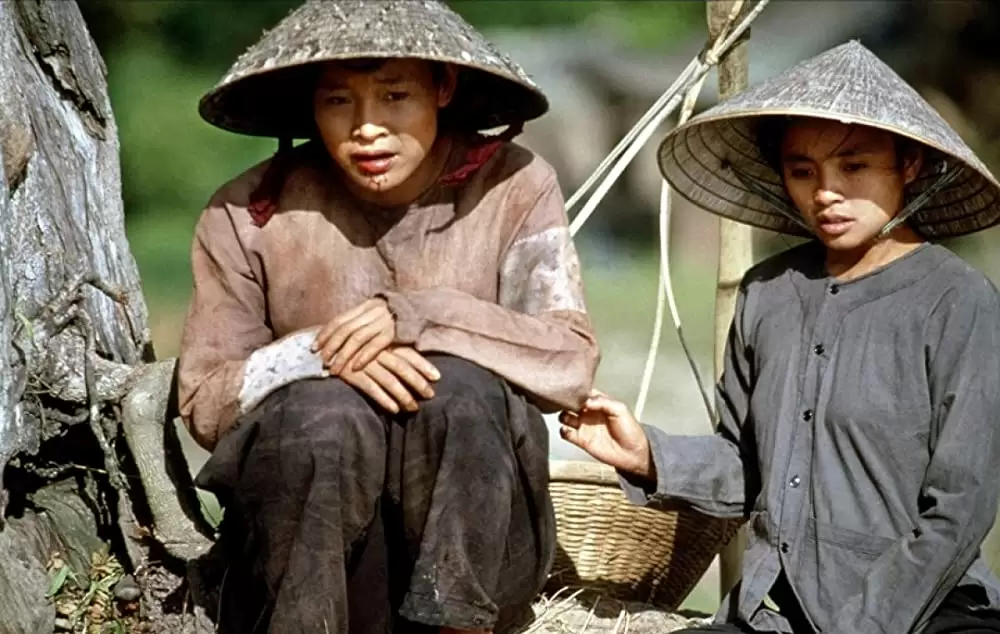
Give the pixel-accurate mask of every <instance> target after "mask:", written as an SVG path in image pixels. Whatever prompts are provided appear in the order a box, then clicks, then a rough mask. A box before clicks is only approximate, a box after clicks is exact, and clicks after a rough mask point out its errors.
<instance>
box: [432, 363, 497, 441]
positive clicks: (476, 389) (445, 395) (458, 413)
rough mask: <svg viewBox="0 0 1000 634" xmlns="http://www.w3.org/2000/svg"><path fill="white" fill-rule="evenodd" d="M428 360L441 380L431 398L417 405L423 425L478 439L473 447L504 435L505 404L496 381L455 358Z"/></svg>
mask: <svg viewBox="0 0 1000 634" xmlns="http://www.w3.org/2000/svg"><path fill="white" fill-rule="evenodd" d="M428 360H429V361H431V362H432V363H433V364H434V365H435V367H437V368H438V370H439V371H440V372H441V378H440V379H439V380H438V381H437V382H436V383H435V384H434V393H435V394H434V398H432V399H430V400H428V401H424V402H423V403H421V405H420V410H421V412H422V413H423V417H424V424H426V425H431V426H433V427H439V428H440V430H441V432H446V433H448V434H454V433H459V434H462V435H465V434H468V435H469V436H470V437H473V438H477V439H478V440H477V442H476V443H475V445H476V446H479V445H484V446H488V445H492V443H493V442H494V439H497V438H500V437H502V436H506V435H507V401H506V394H505V391H504V389H503V380H502V379H501V378H500V377H498V376H497V375H496V374H494V373H492V372H490V371H489V370H486V369H485V368H483V367H481V366H479V365H476V364H474V363H472V362H470V361H466V360H464V359H459V358H456V357H451V356H446V355H436V356H434V357H428ZM489 431H493V432H494V433H492V434H490V433H487V432H489ZM495 432H499V434H497V433H495ZM470 451H473V452H474V449H473V448H472V447H470Z"/></svg>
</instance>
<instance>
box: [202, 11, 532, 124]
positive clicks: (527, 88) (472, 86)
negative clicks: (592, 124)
mask: <svg viewBox="0 0 1000 634" xmlns="http://www.w3.org/2000/svg"><path fill="white" fill-rule="evenodd" d="M361 58H417V59H426V60H430V61H438V62H446V63H451V64H456V65H458V67H459V68H460V69H461V72H460V75H459V80H458V87H457V89H456V93H455V97H454V98H453V100H452V104H451V105H449V107H448V112H449V118H450V121H451V122H452V123H453V124H455V125H457V126H461V127H463V128H466V129H470V130H485V129H489V128H493V127H498V126H502V125H507V124H514V123H518V122H522V121H528V120H530V119H534V118H536V117H539V116H541V115H542V114H544V113H545V112H546V111H547V110H548V101H547V99H546V98H545V96H544V95H543V94H542V92H541V91H540V90H539V88H538V87H537V86H536V85H535V83H534V82H533V81H532V80H531V78H530V77H528V75H527V74H526V73H525V72H524V71H523V70H522V69H521V68H520V67H519V66H518V65H517V64H516V63H514V62H513V61H512V60H511V59H510V58H509V57H507V56H506V55H504V54H503V53H501V52H500V51H498V50H497V49H496V47H495V46H493V44H491V43H490V42H488V41H487V40H486V39H485V38H484V37H483V36H482V35H480V34H479V33H478V32H477V31H476V30H475V29H474V28H473V27H472V26H471V25H469V24H468V23H467V22H466V21H465V20H464V19H462V17H461V16H459V15H458V14H456V13H455V12H454V11H452V10H451V9H449V8H448V7H446V6H445V5H443V4H442V3H441V2H438V1H437V0H309V1H307V2H306V3H305V4H303V5H302V6H300V7H299V8H298V9H296V10H294V11H292V12H291V13H290V14H289V15H288V16H287V17H285V19H283V20H282V21H281V22H279V23H278V24H277V26H275V27H274V28H273V29H271V30H270V31H268V32H267V33H265V34H264V35H263V37H262V38H261V39H260V41H258V42H257V43H256V44H254V45H253V46H252V47H250V48H249V49H248V50H247V51H246V52H245V53H244V54H243V55H241V56H240V58H239V59H238V60H236V63H235V64H233V66H232V68H230V69H229V72H228V73H226V75H225V77H223V78H222V81H220V82H219V83H218V85H216V87H215V88H213V89H212V90H211V92H209V93H208V94H206V95H205V96H204V97H203V98H202V99H201V102H200V104H199V107H198V111H199V113H200V114H201V116H202V117H203V118H204V119H205V120H206V121H208V122H209V123H211V124H213V125H216V126H218V127H220V128H223V129H225V130H229V131H232V132H238V133H241V134H249V135H254V136H274V137H289V138H308V137H310V136H311V135H312V133H313V129H314V127H313V118H312V88H313V85H312V83H311V82H310V81H308V80H307V79H306V77H308V76H310V75H308V74H307V73H305V72H303V70H304V69H305V68H307V67H310V65H312V64H315V63H317V62H325V61H336V60H349V59H361Z"/></svg>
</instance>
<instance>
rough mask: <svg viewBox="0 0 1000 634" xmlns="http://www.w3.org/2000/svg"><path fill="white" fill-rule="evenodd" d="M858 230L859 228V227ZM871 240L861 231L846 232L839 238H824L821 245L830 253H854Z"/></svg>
mask: <svg viewBox="0 0 1000 634" xmlns="http://www.w3.org/2000/svg"><path fill="white" fill-rule="evenodd" d="M859 229H860V227H859ZM870 239H871V236H869V235H866V234H865V233H864V232H863V231H848V232H847V233H843V234H841V235H839V236H824V237H823V238H822V241H823V244H824V245H826V248H828V249H830V250H831V251H855V250H857V249H859V248H861V247H862V246H863V245H864V244H866V243H867V242H868V241H869V240H870Z"/></svg>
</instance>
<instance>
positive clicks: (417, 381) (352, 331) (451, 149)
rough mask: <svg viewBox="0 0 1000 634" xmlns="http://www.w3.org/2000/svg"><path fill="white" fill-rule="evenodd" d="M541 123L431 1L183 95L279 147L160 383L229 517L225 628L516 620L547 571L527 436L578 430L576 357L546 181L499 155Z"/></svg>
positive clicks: (563, 232) (229, 230)
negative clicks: (570, 422)
mask: <svg viewBox="0 0 1000 634" xmlns="http://www.w3.org/2000/svg"><path fill="white" fill-rule="evenodd" d="M546 109H547V102H546V100H545V97H544V96H543V95H542V94H541V93H540V92H539V90H538V89H537V88H536V87H535V85H534V84H533V83H532V82H531V81H530V80H529V79H528V77H527V76H526V75H525V74H524V73H523V72H522V71H521V70H520V68H518V66H517V65H516V64H514V63H513V62H511V61H510V60H509V59H508V58H507V57H505V56H504V55H502V54H501V53H499V52H498V51H497V50H496V49H495V48H493V46H492V45H490V44H489V43H487V42H486V41H485V40H484V39H483V38H482V37H481V36H480V35H479V34H478V33H477V32H476V31H475V30H473V29H472V27H470V26H469V25H468V24H466V23H465V22H464V21H463V20H462V19H461V18H460V17H458V16H457V15H456V14H455V13H453V12H452V11H450V10H449V9H447V8H446V7H445V6H443V5H442V4H440V3H438V2H433V1H429V0H424V1H421V2H415V1H412V0H402V1H397V2H390V1H386V0H380V1H379V2H372V1H370V0H343V1H333V0H328V1H312V2H308V3H306V4H305V5H303V6H302V7H300V8H299V9H297V10H296V11H294V12H293V13H291V14H290V15H289V16H288V17H287V18H285V20H283V21H282V22H281V23H280V24H279V25H278V26H276V27H275V28H274V29H273V30H272V31H270V32H269V33H267V34H265V35H264V36H263V38H262V39H261V41H260V42H258V43H257V44H256V45H254V46H253V47H252V48H250V49H249V50H248V52H247V53H246V54H244V55H243V56H242V57H241V58H240V59H239V60H238V61H237V62H236V64H235V65H234V66H233V68H232V69H231V70H230V72H229V73H228V74H227V75H226V76H225V78H224V79H223V80H222V81H221V82H220V84H219V85H218V86H217V87H216V88H215V89H213V90H212V91H211V92H210V93H208V94H207V95H206V96H205V97H204V98H203V100H202V102H201V106H200V112H201V113H202V115H203V116H204V118H205V119H207V120H208V121H209V122H211V123H213V124H215V125H217V126H220V127H222V128H224V129H227V130H231V131H234V132H238V133H244V134H254V135H262V136H274V137H277V138H278V139H280V140H281V143H280V147H281V149H280V151H279V152H278V154H277V155H276V156H275V157H273V159H271V160H269V161H265V162H264V163H262V164H260V165H257V166H255V167H253V168H251V169H249V170H248V171H247V172H245V173H243V174H241V175H239V176H237V177H236V178H235V179H234V180H232V181H231V182H230V183H228V184H226V185H225V186H223V187H222V188H221V189H220V190H219V191H218V192H217V193H216V194H215V195H214V196H213V197H212V199H211V201H210V202H209V204H208V206H207V209H206V210H205V211H204V213H203V215H202V216H201V218H200V220H199V222H198V225H197V228H196V231H195V239H194V245H193V256H192V262H193V272H194V281H195V285H194V296H193V298H192V303H191V307H190V311H189V314H188V317H187V321H186V324H185V328H184V336H183V343H182V349H181V354H180V362H179V400H180V408H181V412H182V416H183V419H184V420H185V422H186V424H187V425H188V427H189V429H190V430H191V431H192V433H193V435H194V437H195V438H196V439H197V440H198V442H199V443H200V444H201V445H202V446H204V447H205V448H207V449H209V450H210V451H211V452H212V455H211V458H210V459H209V461H208V462H207V464H206V465H205V467H204V469H203V470H202V472H201V473H200V474H199V476H198V479H197V482H198V484H199V485H200V486H202V487H204V488H206V489H208V490H211V491H213V492H215V493H216V494H217V495H218V496H219V498H220V499H221V501H222V502H223V504H224V506H225V519H224V521H223V526H222V529H221V532H222V540H221V542H222V544H223V545H225V546H227V547H228V549H227V550H226V551H225V552H226V553H227V556H228V557H229V558H230V561H229V569H228V572H227V574H226V577H225V580H224V583H223V585H222V600H221V618H220V621H221V623H220V626H221V629H222V630H223V631H231V632H239V633H240V634H247V633H250V632H265V631H266V632H272V633H278V634H284V633H289V634H291V633H293V632H294V633H296V634H298V633H306V634H310V633H317V634H326V633H332V632H338V633H346V632H364V633H375V632H386V631H389V630H391V629H392V628H394V627H395V628H396V631H406V632H411V631H412V632H424V631H427V632H437V631H447V632H457V631H469V632H488V631H494V630H495V631H503V630H504V629H507V628H509V627H510V626H511V625H512V624H513V623H515V622H516V621H517V620H518V619H519V618H520V617H521V616H522V615H524V614H525V611H526V610H529V609H530V603H531V601H532V599H533V598H534V596H535V594H536V593H537V592H538V590H539V589H540V588H541V586H542V584H543V583H544V581H545V579H546V576H547V574H548V571H549V568H550V566H551V562H552V557H553V553H554V549H555V536H554V518H553V512H552V506H551V502H550V500H549V497H548V489H547V486H548V446H547V442H548V440H547V439H548V435H547V430H546V427H545V425H544V422H543V420H542V418H541V414H540V411H543V410H544V411H554V410H557V409H562V408H573V409H575V408H578V407H580V406H581V405H582V404H583V401H584V400H585V399H586V396H587V394H588V393H589V391H590V389H591V385H592V380H593V375H594V371H595V366H596V364H597V359H598V350H597V346H596V344H595V341H594V337H593V334H592V331H591V327H590V323H589V319H588V316H587V312H586V308H585V306H584V297H583V291H582V287H581V281H580V272H579V262H578V259H577V254H576V251H575V249H574V246H573V243H572V241H571V239H570V235H569V232H568V228H567V222H566V216H565V211H564V207H563V199H562V195H561V193H560V189H559V186H558V183H557V182H556V176H555V174H554V172H553V170H552V168H551V167H550V166H549V165H548V164H547V163H546V162H545V161H543V160H542V159H541V158H539V157H538V156H535V155H534V154H532V153H531V152H529V151H528V150H526V149H524V148H522V147H519V146H517V145H515V144H513V143H511V142H510V138H511V137H512V136H514V135H515V134H516V133H517V132H518V130H519V128H520V125H521V124H522V123H523V122H524V121H527V120H529V119H532V118H535V117H538V116H540V115H542V114H543V113H544V112H545V110H546ZM501 126H507V132H506V133H504V134H502V135H500V136H483V135H481V134H478V133H477V131H481V130H488V129H492V128H499V127H501ZM294 139H304V140H305V142H304V143H302V144H299V145H297V146H293V144H292V142H291V141H292V140H294Z"/></svg>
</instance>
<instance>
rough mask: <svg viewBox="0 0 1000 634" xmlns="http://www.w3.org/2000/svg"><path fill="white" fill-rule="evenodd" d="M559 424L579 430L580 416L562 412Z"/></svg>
mask: <svg viewBox="0 0 1000 634" xmlns="http://www.w3.org/2000/svg"><path fill="white" fill-rule="evenodd" d="M559 422H560V423H562V424H563V425H565V426H567V427H572V428H573V429H578V428H579V427H580V423H581V421H580V416H579V415H577V414H574V413H573V412H562V413H561V414H559Z"/></svg>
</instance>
